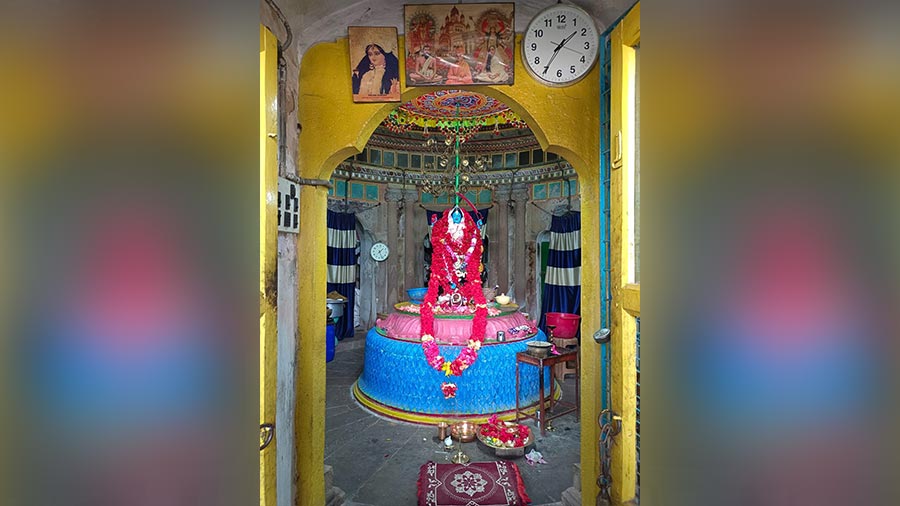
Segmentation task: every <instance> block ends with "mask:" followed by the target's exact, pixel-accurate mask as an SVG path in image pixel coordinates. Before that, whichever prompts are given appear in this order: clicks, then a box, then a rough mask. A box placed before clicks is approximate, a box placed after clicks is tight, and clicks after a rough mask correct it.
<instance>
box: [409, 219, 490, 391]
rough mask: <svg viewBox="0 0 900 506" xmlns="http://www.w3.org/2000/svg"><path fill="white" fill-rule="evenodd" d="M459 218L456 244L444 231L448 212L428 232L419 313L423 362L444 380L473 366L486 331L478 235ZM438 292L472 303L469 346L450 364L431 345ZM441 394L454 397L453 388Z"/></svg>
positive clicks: (469, 222) (471, 224)
mask: <svg viewBox="0 0 900 506" xmlns="http://www.w3.org/2000/svg"><path fill="white" fill-rule="evenodd" d="M462 214H463V219H464V220H465V230H464V233H463V237H462V239H461V240H460V241H459V242H456V241H454V240H453V238H452V237H451V236H450V233H449V230H448V225H449V221H450V209H448V210H446V211H444V214H443V215H442V216H441V218H440V219H439V220H438V221H437V222H435V224H434V226H433V227H432V229H431V244H432V251H433V252H434V253H433V255H432V260H431V278H430V279H429V281H428V292H427V293H426V295H425V300H424V301H423V302H422V306H421V309H420V312H419V316H420V319H421V328H422V330H421V335H422V350H423V351H424V352H425V359H426V360H427V361H428V365H429V366H431V367H432V368H434V369H435V370H437V371H443V372H444V374H446V375H447V376H451V375H453V376H460V375H462V373H463V371H465V370H466V369H467V368H468V367H469V366H471V365H472V364H474V363H475V361H476V360H477V359H478V350H479V349H481V343H483V342H484V332H485V329H486V328H487V312H488V310H487V302H486V301H485V298H484V291H483V290H482V288H481V272H482V271H483V270H484V266H483V265H481V253H482V251H483V246H482V244H481V231H480V230H478V227H477V226H476V224H475V222H474V220H472V217H471V216H469V214H468V213H462ZM460 254H462V255H463V257H464V259H463V262H464V263H465V273H466V280H465V282H464V283H462V284H460V281H459V277H458V276H457V273H456V271H457V263H458V261H459V255H460ZM439 288H443V289H444V292H445V293H452V292H455V291H459V292H460V293H461V294H462V296H463V297H465V298H466V299H467V300H471V301H474V303H475V315H474V317H473V318H472V334H471V336H470V338H469V344H468V345H467V346H466V347H465V348H463V350H462V351H460V352H459V355H457V357H456V358H455V359H453V361H452V362H448V361H447V360H446V359H445V358H444V357H443V356H441V351H440V349H439V348H438V345H437V343H435V341H434V309H435V307H434V306H435V303H436V302H437V297H438V289H439ZM451 387H452V388H451ZM442 391H443V393H444V397H445V398H448V399H449V398H451V397H454V396H455V395H456V385H455V384H453V383H444V384H443V385H442Z"/></svg>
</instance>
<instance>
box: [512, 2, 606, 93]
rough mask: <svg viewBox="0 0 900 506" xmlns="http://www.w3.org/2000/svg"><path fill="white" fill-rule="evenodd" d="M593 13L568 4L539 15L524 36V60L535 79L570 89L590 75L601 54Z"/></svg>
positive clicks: (549, 8) (551, 8)
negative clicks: (570, 86)
mask: <svg viewBox="0 0 900 506" xmlns="http://www.w3.org/2000/svg"><path fill="white" fill-rule="evenodd" d="M599 46H600V37H599V33H598V32H597V26H596V25H595V24H594V20H593V18H591V16H590V14H588V13H587V12H585V11H583V10H582V9H580V8H578V7H576V6H574V5H568V4H556V5H553V6H552V7H548V8H546V9H544V10H542V11H541V12H539V13H538V14H537V15H536V16H535V17H534V19H532V20H531V23H529V24H528V29H527V30H526V31H525V35H524V36H523V37H522V51H521V53H522V59H523V60H524V63H525V69H526V70H528V73H529V74H531V76H532V77H534V78H535V79H537V80H538V81H540V82H541V83H543V84H546V85H548V86H569V85H570V84H575V83H576V82H578V81H580V80H581V79H583V78H584V76H586V75H587V73H588V72H590V70H591V68H593V66H594V63H596V61H597V56H598V55H599V54H600V47H599Z"/></svg>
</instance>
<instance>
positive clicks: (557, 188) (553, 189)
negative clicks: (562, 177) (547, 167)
mask: <svg viewBox="0 0 900 506" xmlns="http://www.w3.org/2000/svg"><path fill="white" fill-rule="evenodd" d="M547 193H548V196H549V197H550V198H551V199H553V198H559V197H562V183H561V182H560V181H554V182H552V183H548V184H547Z"/></svg>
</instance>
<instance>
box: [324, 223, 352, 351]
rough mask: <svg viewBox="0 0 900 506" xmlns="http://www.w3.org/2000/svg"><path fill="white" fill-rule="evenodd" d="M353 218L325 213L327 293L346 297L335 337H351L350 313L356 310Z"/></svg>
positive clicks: (335, 329)
mask: <svg viewBox="0 0 900 506" xmlns="http://www.w3.org/2000/svg"><path fill="white" fill-rule="evenodd" d="M357 251H358V250H357V247H356V215H355V214H353V213H337V212H334V211H331V210H329V211H328V293H331V292H333V291H336V292H338V293H339V294H341V295H343V296H344V297H347V304H346V305H345V306H344V315H343V316H341V318H340V319H339V320H338V321H337V323H336V324H335V328H334V335H335V337H337V338H338V339H343V338H345V337H352V336H353V332H354V326H353V325H354V321H353V310H354V308H355V307H356V265H357Z"/></svg>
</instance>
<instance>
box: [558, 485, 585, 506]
mask: <svg viewBox="0 0 900 506" xmlns="http://www.w3.org/2000/svg"><path fill="white" fill-rule="evenodd" d="M562 504H563V506H581V491H580V490H576V489H575V487H569V488H567V489H565V490H563V493H562Z"/></svg>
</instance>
